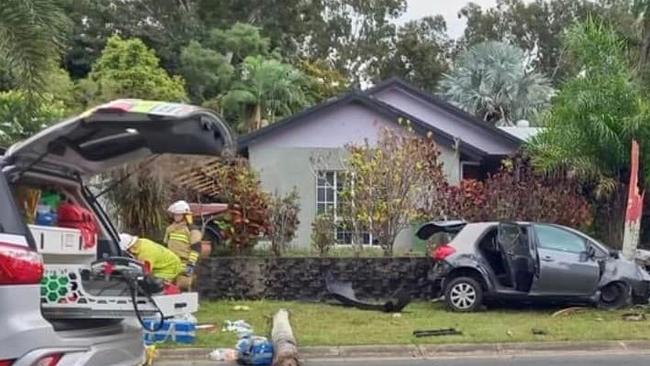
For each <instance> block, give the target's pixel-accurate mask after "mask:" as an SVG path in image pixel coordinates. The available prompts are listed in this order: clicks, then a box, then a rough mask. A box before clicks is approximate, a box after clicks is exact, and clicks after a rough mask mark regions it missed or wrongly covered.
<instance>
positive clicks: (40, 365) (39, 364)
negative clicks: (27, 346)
mask: <svg viewBox="0 0 650 366" xmlns="http://www.w3.org/2000/svg"><path fill="white" fill-rule="evenodd" d="M61 357H63V354H62V353H55V354H53V355H47V356H45V357H43V358H41V359H39V360H38V361H36V363H34V366H56V365H58V364H59V361H61Z"/></svg>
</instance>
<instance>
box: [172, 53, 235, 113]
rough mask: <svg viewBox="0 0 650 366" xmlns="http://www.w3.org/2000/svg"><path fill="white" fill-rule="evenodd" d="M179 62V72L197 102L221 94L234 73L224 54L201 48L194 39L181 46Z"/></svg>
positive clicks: (230, 81) (228, 84)
mask: <svg viewBox="0 0 650 366" xmlns="http://www.w3.org/2000/svg"><path fill="white" fill-rule="evenodd" d="M180 63H181V67H180V73H181V75H183V77H184V78H185V80H187V85H188V89H189V94H190V97H191V98H192V100H193V101H195V102H196V103H199V104H201V103H203V102H205V101H206V100H210V99H213V98H217V97H219V96H222V95H223V94H224V93H225V92H226V90H227V88H228V87H229V86H230V84H231V83H232V79H233V77H234V74H235V68H234V67H233V66H232V65H231V64H230V62H229V61H228V59H227V58H226V56H224V55H223V54H221V53H219V52H217V51H214V50H211V49H208V48H203V47H202V46H201V44H200V43H198V42H196V41H192V42H190V44H189V45H188V46H187V47H185V48H183V50H182V51H181V57H180Z"/></svg>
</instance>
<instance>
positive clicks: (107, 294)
mask: <svg viewBox="0 0 650 366" xmlns="http://www.w3.org/2000/svg"><path fill="white" fill-rule="evenodd" d="M87 268H89V267H88V266H79V265H58V264H57V265H46V266H45V274H44V276H43V282H42V284H41V308H42V310H43V314H44V315H46V316H48V317H56V318H59V319H63V318H83V319H87V318H102V319H106V318H125V317H132V316H136V313H135V309H134V307H133V301H132V300H131V294H130V291H129V288H128V286H127V285H126V284H125V283H124V282H123V281H121V280H118V279H115V280H110V281H103V280H84V279H83V278H82V271H84V269H87ZM152 299H153V301H154V302H155V303H156V305H158V307H159V308H160V310H161V311H162V313H163V316H165V317H173V316H177V315H183V314H188V313H193V312H196V311H197V310H198V306H199V305H198V294H197V293H195V292H188V293H181V294H177V295H156V296H153V297H152ZM136 301H137V304H138V310H139V311H140V315H141V316H144V317H150V316H155V315H158V312H157V310H156V306H154V304H153V303H152V302H151V301H149V299H147V298H146V297H142V296H140V297H136Z"/></svg>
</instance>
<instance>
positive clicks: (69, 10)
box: [58, 0, 204, 79]
mask: <svg viewBox="0 0 650 366" xmlns="http://www.w3.org/2000/svg"><path fill="white" fill-rule="evenodd" d="M58 1H59V2H61V3H62V4H63V7H64V9H65V12H66V14H68V15H69V16H70V18H71V19H72V20H73V22H74V29H73V32H72V36H71V37H70V41H69V42H68V48H67V52H66V56H65V64H66V69H68V71H69V72H70V73H71V75H72V76H73V77H74V78H75V79H77V78H84V77H86V76H87V74H88V73H89V72H90V70H91V67H92V65H93V64H94V63H95V61H96V60H97V59H98V58H99V57H100V55H101V52H102V50H103V49H104V47H105V46H106V43H107V41H108V39H109V38H110V37H112V36H113V35H115V34H119V35H120V36H122V37H123V38H139V39H141V40H142V41H143V42H144V43H145V44H146V45H147V46H148V47H150V48H152V49H153V50H155V52H156V54H157V55H158V56H159V57H160V58H161V60H162V65H163V67H164V68H165V69H166V70H168V71H169V72H170V73H177V71H178V66H179V57H180V50H181V48H182V47H184V46H186V45H187V44H188V43H189V41H190V40H192V39H200V38H201V37H202V35H203V33H204V30H203V24H202V22H200V21H199V19H198V17H197V13H196V11H197V7H196V1H195V0H130V1H118V0H58Z"/></svg>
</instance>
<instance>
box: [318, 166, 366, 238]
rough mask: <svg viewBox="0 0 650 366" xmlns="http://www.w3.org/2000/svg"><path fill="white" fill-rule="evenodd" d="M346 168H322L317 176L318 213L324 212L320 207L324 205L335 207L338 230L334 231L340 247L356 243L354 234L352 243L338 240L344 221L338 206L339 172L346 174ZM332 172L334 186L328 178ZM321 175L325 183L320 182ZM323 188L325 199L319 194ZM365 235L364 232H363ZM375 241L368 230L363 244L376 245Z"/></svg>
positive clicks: (334, 212)
mask: <svg viewBox="0 0 650 366" xmlns="http://www.w3.org/2000/svg"><path fill="white" fill-rule="evenodd" d="M344 173H345V171H344V170H321V171H318V173H317V174H318V176H317V177H316V214H317V215H318V214H321V213H322V212H321V211H320V209H319V207H320V206H321V205H322V206H323V207H324V208H325V210H327V208H328V206H331V207H332V209H333V211H332V212H333V214H334V222H335V224H336V225H337V228H336V232H335V233H334V238H335V239H336V240H337V241H336V243H335V244H336V246H338V247H349V246H353V245H355V243H354V235H352V236H351V242H350V243H339V242H338V233H339V229H338V225H339V224H340V223H341V222H342V221H343V219H344V218H343V217H340V216H339V214H338V208H339V197H338V195H339V186H338V181H339V174H344ZM328 174H332V184H333V186H329V184H330V183H329V180H328V179H327V175H328ZM321 177H324V181H325V185H322V184H320V181H321ZM321 189H324V190H325V191H324V200H322V201H321V200H320V198H319V196H318V194H319V191H320V190H321ZM329 189H331V190H332V194H333V196H332V201H328V200H327V190H329ZM362 236H363V233H362ZM372 242H373V237H372V233H370V232H368V242H367V243H363V244H362V245H363V246H368V247H371V246H376V245H373V244H372Z"/></svg>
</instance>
